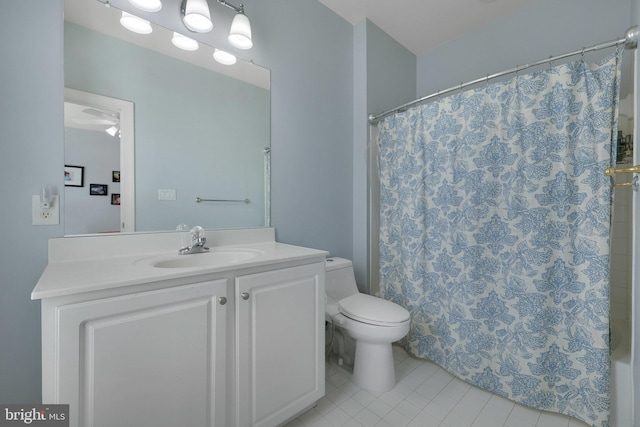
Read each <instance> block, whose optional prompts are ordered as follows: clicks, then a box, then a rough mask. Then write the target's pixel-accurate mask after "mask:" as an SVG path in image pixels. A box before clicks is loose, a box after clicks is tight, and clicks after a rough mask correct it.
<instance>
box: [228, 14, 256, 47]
mask: <svg viewBox="0 0 640 427" xmlns="http://www.w3.org/2000/svg"><path fill="white" fill-rule="evenodd" d="M228 40H229V43H231V46H234V47H237V48H238V49H251V47H253V42H252V41H251V24H250V23H249V18H247V16H246V15H245V14H244V13H237V14H236V16H234V17H233V22H231V31H229V38H228Z"/></svg>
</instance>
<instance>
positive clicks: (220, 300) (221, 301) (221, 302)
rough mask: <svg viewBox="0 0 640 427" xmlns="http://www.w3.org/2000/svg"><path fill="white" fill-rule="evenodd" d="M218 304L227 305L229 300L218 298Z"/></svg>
mask: <svg viewBox="0 0 640 427" xmlns="http://www.w3.org/2000/svg"><path fill="white" fill-rule="evenodd" d="M218 303H219V304H220V305H225V304H226V303H227V298H226V297H220V298H218Z"/></svg>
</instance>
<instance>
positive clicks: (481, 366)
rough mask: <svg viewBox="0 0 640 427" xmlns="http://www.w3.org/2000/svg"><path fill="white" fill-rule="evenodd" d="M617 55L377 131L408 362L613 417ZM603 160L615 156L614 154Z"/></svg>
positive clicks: (400, 119)
mask: <svg viewBox="0 0 640 427" xmlns="http://www.w3.org/2000/svg"><path fill="white" fill-rule="evenodd" d="M621 55H622V53H621V52H619V53H618V52H616V53H615V54H612V55H610V56H609V57H608V58H606V59H605V60H603V61H601V62H600V63H598V64H588V63H586V62H585V61H584V59H581V60H579V61H576V62H572V63H569V64H565V65H560V66H556V67H550V68H548V69H547V70H544V71H539V72H534V73H531V74H527V75H517V76H515V77H514V78H512V79H510V80H508V81H504V82H497V83H493V84H487V85H484V86H483V87H480V88H477V89H474V90H470V91H467V92H462V93H459V94H456V95H453V96H450V97H447V98H444V99H440V100H437V101H435V102H432V103H429V104H423V105H419V106H416V107H413V108H411V109H409V110H407V111H405V112H402V113H397V114H395V115H393V116H389V117H387V118H385V119H384V120H383V121H381V123H380V124H379V125H378V128H379V136H378V145H379V173H380V288H381V293H382V295H383V297H384V298H386V299H389V300H391V301H393V302H396V303H398V304H400V305H402V306H404V307H405V308H407V309H408V310H409V312H410V313H411V319H412V325H411V330H410V332H409V334H408V335H407V337H406V338H405V339H404V340H403V341H402V343H403V345H404V346H405V347H406V349H407V350H408V351H410V352H411V353H413V354H414V355H416V356H419V357H424V358H428V359H431V360H433V361H435V362H436V363H438V364H440V365H441V366H443V367H444V368H446V369H447V370H449V371H450V372H452V373H453V374H455V375H457V376H459V377H460V378H462V379H464V380H466V381H468V382H470V383H472V384H475V385H477V386H479V387H481V388H484V389H486V390H489V391H491V392H494V393H496V394H499V395H502V396H505V397H508V398H510V399H512V400H515V401H517V402H520V403H523V404H525V405H528V406H531V407H534V408H539V409H544V410H549V411H555V412H561V413H564V414H568V415H571V416H574V417H577V418H580V419H582V420H585V421H587V422H588V423H590V424H592V425H593V426H598V427H603V426H607V425H608V417H609V282H608V280H609V230H610V202H611V191H612V190H611V188H610V184H611V182H610V179H609V178H607V177H605V176H604V174H603V170H604V169H605V168H606V167H609V166H611V165H612V158H613V159H615V140H613V141H614V143H612V138H613V135H615V129H616V126H617V105H618V95H619V90H618V84H619V83H618V79H619V73H620V71H619V61H620V59H621ZM612 153H613V157H612Z"/></svg>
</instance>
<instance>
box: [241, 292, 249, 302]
mask: <svg viewBox="0 0 640 427" xmlns="http://www.w3.org/2000/svg"><path fill="white" fill-rule="evenodd" d="M240 296H241V297H242V299H243V300H245V301H246V300H248V299H249V292H243V293H241V294H240Z"/></svg>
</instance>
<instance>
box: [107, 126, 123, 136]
mask: <svg viewBox="0 0 640 427" xmlns="http://www.w3.org/2000/svg"><path fill="white" fill-rule="evenodd" d="M119 130H120V129H119V128H118V126H115V125H114V126H111V127H110V128H108V129H106V130H105V132H107V133H108V134H109V135H111V136H116V133H118V131H119Z"/></svg>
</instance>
